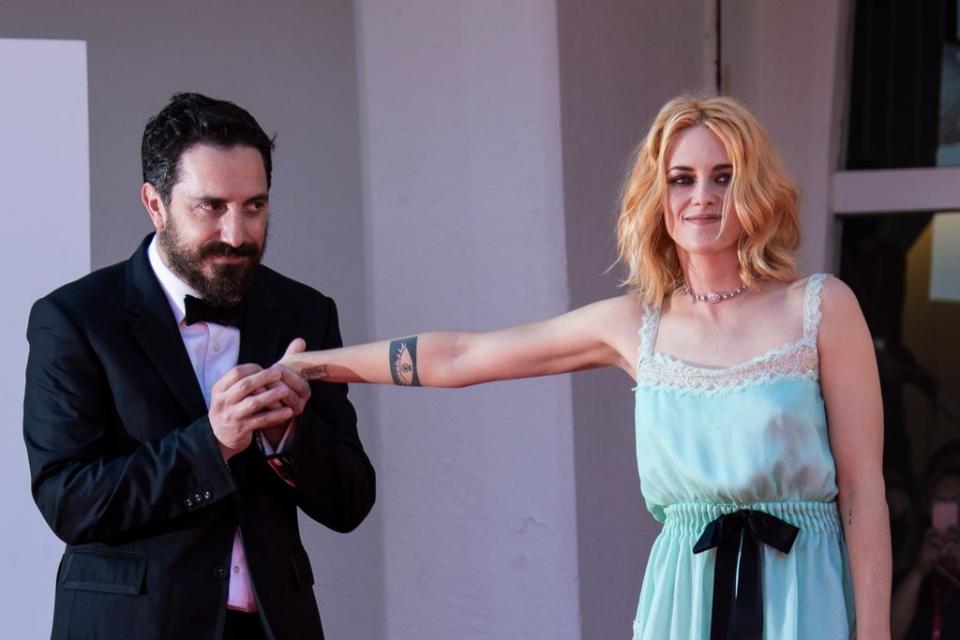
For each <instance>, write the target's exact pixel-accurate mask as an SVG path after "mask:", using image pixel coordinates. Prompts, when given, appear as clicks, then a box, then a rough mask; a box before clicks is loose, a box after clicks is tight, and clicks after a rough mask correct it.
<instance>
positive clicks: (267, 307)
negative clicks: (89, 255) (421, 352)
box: [24, 237, 374, 640]
mask: <svg viewBox="0 0 960 640" xmlns="http://www.w3.org/2000/svg"><path fill="white" fill-rule="evenodd" d="M149 241H150V237H148V238H147V239H146V240H145V241H144V243H143V244H142V245H141V247H140V248H139V249H138V250H137V252H136V253H135V254H134V255H133V257H131V258H130V259H129V260H127V261H126V262H123V263H120V264H116V265H113V266H111V267H107V268H104V269H101V270H99V271H96V272H94V273H92V274H90V275H89V276H86V277H84V278H82V279H80V280H78V281H76V282H73V283H71V284H68V285H66V286H64V287H62V288H60V289H58V290H56V291H54V292H53V293H51V294H50V295H48V296H46V297H44V298H42V299H40V300H39V301H37V302H36V303H35V304H34V306H33V309H32V311H31V313H30V321H29V327H28V330H27V337H28V339H29V342H30V356H29V360H28V364H27V374H26V394H25V398H24V437H25V439H26V445H27V453H28V456H29V459H30V471H31V476H32V482H33V484H32V488H33V496H34V499H35V500H36V503H37V506H38V507H39V508H40V511H41V512H42V514H43V516H44V518H46V521H47V522H48V523H49V525H50V527H51V528H52V529H53V531H54V532H55V533H56V534H57V536H59V537H60V538H62V539H63V540H64V541H65V542H66V543H67V547H66V551H65V553H64V556H63V559H62V560H61V563H60V569H59V571H58V575H57V586H56V604H55V607H54V619H53V635H52V637H53V638H54V639H55V640H59V639H61V638H70V639H77V638H81V639H87V638H90V639H92V638H96V639H98V640H109V639H111V638H118V639H122V640H153V639H157V640H159V639H161V638H162V639H179V638H190V639H193V638H198V639H199V638H210V639H215V640H220V638H221V633H222V631H221V630H222V625H223V618H224V614H225V609H226V602H227V587H228V577H229V573H228V570H229V568H230V557H231V549H232V545H233V539H234V533H235V531H236V529H237V527H238V526H239V527H240V532H241V537H242V540H243V544H244V549H245V552H246V557H247V563H248V565H249V568H250V571H251V574H252V577H253V582H254V586H255V590H256V595H257V600H258V602H259V608H260V611H261V612H262V613H263V614H264V616H265V617H266V619H267V620H268V622H269V626H270V629H271V631H272V635H273V636H274V637H275V638H277V640H287V639H293V638H310V639H311V640H316V639H317V638H322V637H323V635H322V631H321V627H320V617H319V614H318V612H317V606H316V602H315V600H314V596H313V590H312V588H311V585H312V584H313V574H312V572H311V569H310V562H309V560H308V558H307V554H306V553H305V551H304V549H303V546H302V544H301V542H300V535H299V531H298V528H297V507H300V508H301V509H302V510H303V511H304V512H305V513H306V514H307V515H309V516H310V517H311V518H313V519H314V520H316V521H318V522H320V523H322V524H324V525H326V526H328V527H330V528H331V529H334V530H336V531H342V532H346V531H350V530H351V529H353V528H355V527H356V526H357V525H358V524H360V522H361V521H362V520H363V518H364V517H365V516H366V514H367V513H368V512H369V510H370V508H371V506H372V505H373V501H374V472H373V468H372V466H371V465H370V462H369V460H368V459H367V456H366V455H365V454H364V451H363V447H362V446H361V444H360V439H359V437H358V436H357V430H356V414H355V412H354V410H353V407H352V406H351V404H350V402H349V401H348V400H347V390H346V386H345V385H332V384H330V385H325V384H315V385H313V395H312V398H311V400H310V402H309V404H308V406H307V409H306V410H305V412H304V413H303V415H301V416H300V417H299V418H298V424H297V429H296V437H295V439H294V442H293V445H292V449H291V453H292V456H293V464H294V472H293V479H294V481H295V483H296V489H293V488H291V487H290V486H288V485H287V484H286V483H285V482H283V480H282V479H281V478H280V477H279V476H278V475H277V474H276V473H275V472H274V471H273V470H272V469H271V468H270V467H269V466H268V464H267V462H266V460H265V459H264V457H263V455H262V454H261V453H260V451H259V450H258V448H257V446H256V444H253V445H251V447H249V448H248V449H247V450H246V451H245V452H244V453H242V454H239V455H237V456H235V457H234V458H232V459H231V460H230V463H229V465H228V464H227V463H225V462H224V460H223V457H222V456H221V454H220V451H219V448H218V446H217V441H216V440H215V438H214V436H213V432H212V430H211V428H210V422H209V420H208V418H207V408H206V406H205V403H204V399H203V395H202V392H201V390H200V386H199V384H198V382H197V379H196V375H195V374H194V372H193V369H192V367H191V364H190V361H189V358H188V357H187V352H186V349H185V347H184V345H183V341H182V339H181V337H180V332H179V329H178V327H177V325H176V322H175V321H174V316H173V313H172V312H171V310H170V306H169V303H168V302H167V299H166V297H165V295H164V293H163V290H162V289H161V288H160V284H159V282H158V281H157V279H156V276H155V275H154V272H153V270H152V269H151V267H150V265H149V262H148V259H147V255H146V247H147V245H148V243H149ZM245 313H246V315H245V319H244V324H243V328H242V331H241V343H240V357H239V362H241V363H244V362H255V363H258V364H260V365H262V366H268V365H270V364H272V363H273V362H275V361H276V360H277V359H279V357H280V356H282V354H283V352H284V349H285V348H286V345H287V344H289V343H290V341H291V340H293V339H294V338H296V337H303V338H305V339H306V341H307V346H308V348H309V349H326V348H332V347H337V346H340V344H341V341H340V331H339V328H338V326H337V314H336V309H335V307H334V304H333V301H332V300H331V299H330V298H327V297H325V296H323V295H322V294H320V293H318V292H316V291H314V290H313V289H310V288H309V287H307V286H304V285H302V284H299V283H297V282H294V281H293V280H290V279H288V278H285V277H283V276H281V275H279V274H278V273H276V272H274V271H272V270H270V269H268V268H266V267H263V266H261V267H259V268H258V270H257V272H256V275H255V277H254V280H253V283H252V285H251V289H250V292H249V294H248V296H247V303H246V312H245Z"/></svg>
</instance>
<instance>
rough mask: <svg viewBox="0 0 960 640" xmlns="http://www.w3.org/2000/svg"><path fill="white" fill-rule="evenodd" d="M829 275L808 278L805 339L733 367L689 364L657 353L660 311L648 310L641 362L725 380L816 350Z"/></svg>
mask: <svg viewBox="0 0 960 640" xmlns="http://www.w3.org/2000/svg"><path fill="white" fill-rule="evenodd" d="M826 277H827V274H825V273H814V274H812V275H810V276H808V277H807V279H806V280H807V281H806V283H805V284H804V292H803V335H802V336H801V337H800V338H798V339H796V340H792V341H790V342H787V343H784V344H781V345H778V346H773V347H770V348H769V349H767V350H765V351H763V352H761V353H759V354H757V355H755V356H752V357H750V358H747V359H745V360H741V361H738V362H735V363H733V364H729V365H723V366H710V365H703V364H695V363H693V362H690V361H688V360H684V359H682V358H678V357H676V356H672V355H670V354H668V353H663V352H660V351H654V347H655V346H656V342H657V335H658V334H659V331H660V307H652V306H648V307H647V308H646V309H645V310H644V319H643V325H642V326H641V328H640V331H639V333H640V336H641V341H640V342H641V344H640V358H639V360H641V361H642V360H644V359H645V358H649V359H651V360H654V361H656V362H658V363H661V364H664V365H667V366H668V367H670V368H672V369H679V370H687V371H691V372H696V373H697V374H698V375H701V376H714V375H716V376H721V375H726V374H730V373H737V372H739V371H742V370H745V369H752V368H755V367H758V366H760V365H763V364H765V363H766V362H768V361H771V360H775V359H777V358H779V357H782V356H784V355H786V354H791V353H793V352H795V351H799V350H802V349H804V348H810V347H814V349H815V348H816V342H817V333H818V329H819V325H820V318H821V291H822V288H823V281H824V280H825V279H826ZM638 364H639V363H638Z"/></svg>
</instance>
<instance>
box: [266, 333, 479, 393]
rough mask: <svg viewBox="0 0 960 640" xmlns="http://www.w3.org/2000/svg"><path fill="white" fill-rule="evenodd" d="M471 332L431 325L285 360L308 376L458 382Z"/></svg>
mask: <svg viewBox="0 0 960 640" xmlns="http://www.w3.org/2000/svg"><path fill="white" fill-rule="evenodd" d="M468 335H469V334H467V333H464V332H451V331H432V332H428V333H423V334H420V335H416V336H408V337H406V338H397V339H395V340H382V341H380V342H370V343H367V344H360V345H355V346H350V347H342V348H339V349H328V350H326V351H306V352H304V353H297V354H293V355H290V356H287V357H285V358H284V359H283V364H285V365H286V366H288V367H290V368H291V369H293V370H294V371H296V372H298V373H299V374H300V375H302V376H303V377H304V378H306V379H308V380H320V381H322V382H369V383H376V384H395V385H399V386H430V387H458V386H464V385H466V384H470V383H471V381H469V380H467V379H466V378H465V377H464V376H462V375H458V373H457V372H458V367H457V360H458V357H459V355H460V354H461V353H462V352H463V349H464V347H463V345H464V343H465V342H466V340H467V336H468Z"/></svg>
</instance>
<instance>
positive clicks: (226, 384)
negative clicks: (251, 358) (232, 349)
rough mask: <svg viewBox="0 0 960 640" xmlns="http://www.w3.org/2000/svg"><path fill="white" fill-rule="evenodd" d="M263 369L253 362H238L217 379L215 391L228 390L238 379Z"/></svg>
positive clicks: (214, 386)
mask: <svg viewBox="0 0 960 640" xmlns="http://www.w3.org/2000/svg"><path fill="white" fill-rule="evenodd" d="M261 369H263V367H261V366H260V365H258V364H255V363H253V362H247V363H245V364H238V365H237V366H235V367H234V368H232V369H230V370H229V371H227V372H226V373H225V374H223V376H221V377H220V379H219V380H217V382H216V383H215V384H214V385H213V391H226V390H227V389H229V388H230V387H231V386H233V385H234V384H235V383H236V382H237V381H238V380H240V379H242V378H246V377H247V376H249V375H251V374H254V373H256V372H257V371H260V370H261Z"/></svg>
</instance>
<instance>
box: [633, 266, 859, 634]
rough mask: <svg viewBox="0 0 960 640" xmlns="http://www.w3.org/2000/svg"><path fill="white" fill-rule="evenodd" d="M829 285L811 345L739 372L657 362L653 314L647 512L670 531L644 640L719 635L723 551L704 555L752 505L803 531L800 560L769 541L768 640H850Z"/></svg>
mask: <svg viewBox="0 0 960 640" xmlns="http://www.w3.org/2000/svg"><path fill="white" fill-rule="evenodd" d="M825 277H826V276H825V274H816V275H813V276H811V277H810V278H809V279H808V281H807V284H806V287H805V292H804V305H803V306H804V320H803V337H802V338H801V339H799V340H797V341H796V342H793V343H790V344H787V345H784V346H783V347H780V348H777V349H773V350H771V351H769V352H767V353H765V354H763V355H760V356H758V357H756V358H753V359H751V360H749V361H747V362H744V363H742V364H738V365H735V366H732V367H726V368H720V369H714V368H704V367H697V366H693V365H690V364H687V363H684V362H681V361H679V360H677V359H675V358H671V357H670V356H667V355H665V354H660V353H654V350H653V345H654V343H655V340H656V333H657V327H658V324H659V311H658V310H656V309H648V310H647V313H645V317H644V321H643V327H642V328H641V330H640V335H641V346H640V355H639V358H638V363H637V387H636V389H635V392H636V438H637V463H638V465H639V471H640V479H641V486H642V491H643V496H644V499H645V501H646V504H647V508H648V509H649V510H650V513H652V514H653V517H654V518H656V519H657V520H658V521H659V522H661V523H662V524H663V528H662V531H661V532H660V534H659V535H658V536H657V538H656V541H655V542H654V544H653V547H652V548H651V550H650V557H649V559H648V561H647V568H646V574H645V575H644V579H643V588H642V590H641V593H640V603H639V605H638V607H637V616H636V619H635V621H634V625H633V638H634V640H667V639H675V640H696V639H704V640H706V639H708V638H710V621H711V611H712V604H713V589H714V584H713V579H714V564H715V562H716V556H717V550H716V549H712V550H709V551H705V552H702V553H698V554H694V553H693V547H694V545H695V544H696V543H697V540H698V538H700V536H701V533H703V531H704V528H705V527H706V526H707V524H708V523H710V522H711V521H713V520H714V519H716V518H718V517H719V516H721V515H723V514H727V513H731V512H734V511H737V510H740V509H753V510H758V511H764V512H766V513H769V514H771V515H774V516H776V517H777V518H779V519H781V520H784V521H785V522H787V523H790V524H792V525H795V526H796V527H799V529H800V531H799V534H797V537H796V539H795V541H794V543H793V547H792V548H791V549H790V550H789V552H788V553H783V552H781V551H778V550H776V549H774V548H772V547H770V546H767V545H761V551H760V572H761V574H762V596H763V625H762V628H763V637H764V638H765V639H766V640H834V639H836V640H841V639H842V640H845V639H846V638H848V637H849V636H850V633H851V630H852V627H853V605H852V589H851V586H850V577H849V570H848V565H847V557H846V549H845V546H844V540H843V532H842V529H841V523H840V519H839V516H838V513H837V506H836V505H837V503H836V497H837V482H836V469H835V466H834V461H833V454H832V453H831V451H830V442H829V440H828V437H827V420H826V414H825V411H824V404H823V396H822V395H821V392H820V381H819V356H818V353H817V329H818V327H819V324H820V297H821V296H820V293H821V289H822V286H823V281H824V278H825ZM740 557H741V558H742V555H741V556H740Z"/></svg>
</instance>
